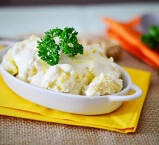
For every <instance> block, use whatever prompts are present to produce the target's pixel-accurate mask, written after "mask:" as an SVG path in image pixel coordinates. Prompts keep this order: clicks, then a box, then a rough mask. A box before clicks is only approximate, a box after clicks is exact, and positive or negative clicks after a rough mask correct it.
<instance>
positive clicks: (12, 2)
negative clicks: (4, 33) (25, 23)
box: [0, 0, 158, 6]
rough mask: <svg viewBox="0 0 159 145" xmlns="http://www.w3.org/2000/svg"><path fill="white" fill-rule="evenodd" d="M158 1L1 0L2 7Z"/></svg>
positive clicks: (147, 0) (152, 0) (153, 0)
mask: <svg viewBox="0 0 159 145" xmlns="http://www.w3.org/2000/svg"><path fill="white" fill-rule="evenodd" d="M157 1H158V0H0V6H24V5H25V6H30V5H34V6H35V5H63V4H64V5H70V4H77V5H85V4H107V3H109V4H110V3H125V2H127V3H128V2H129V3H130V2H131V3H132V2H133V3H134V2H137V3H139V2H157Z"/></svg>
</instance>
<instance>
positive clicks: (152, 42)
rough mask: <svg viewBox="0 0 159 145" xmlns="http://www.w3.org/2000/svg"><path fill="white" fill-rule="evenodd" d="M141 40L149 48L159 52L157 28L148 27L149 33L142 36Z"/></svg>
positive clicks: (158, 28)
mask: <svg viewBox="0 0 159 145" xmlns="http://www.w3.org/2000/svg"><path fill="white" fill-rule="evenodd" d="M141 40H142V42H144V43H145V44H146V45H148V46H149V47H150V48H153V49H158V50H159V26H154V25H152V26H150V28H149V33H148V34H143V35H142V36H141Z"/></svg>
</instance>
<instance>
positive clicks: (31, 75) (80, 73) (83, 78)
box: [2, 36, 123, 96]
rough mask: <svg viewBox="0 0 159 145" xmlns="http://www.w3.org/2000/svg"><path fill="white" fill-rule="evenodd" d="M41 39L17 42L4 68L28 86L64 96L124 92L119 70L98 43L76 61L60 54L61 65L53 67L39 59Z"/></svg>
mask: <svg viewBox="0 0 159 145" xmlns="http://www.w3.org/2000/svg"><path fill="white" fill-rule="evenodd" d="M38 40H40V38H39V37H36V36H31V37H30V38H29V39H28V40H24V41H22V42H18V43H16V44H15V46H14V47H13V48H12V49H10V50H9V51H8V52H7V54H6V55H5V56H4V58H3V61H2V66H3V67H4V69H5V70H7V71H8V72H9V73H10V74H12V75H14V76H15V77H17V78H19V79H21V80H23V81H25V82H27V83H30V84H33V85H36V86H39V87H42V88H46V89H49V90H54V91H59V92H64V93H70V94H79V95H86V96H101V95H107V94H114V93H116V92H119V91H120V90H121V89H122V87H123V84H122V79H121V73H120V71H119V69H118V68H117V66H116V65H115V63H114V62H113V59H112V58H110V59H108V58H107V57H106V56H105V55H104V52H103V50H102V49H101V48H100V46H99V45H98V44H97V45H90V46H85V47H84V54H83V55H80V54H78V55H76V56H75V57H74V58H70V57H68V56H67V55H64V54H63V53H62V52H61V54H60V62H59V63H58V64H57V65H54V66H50V65H49V64H47V63H46V62H44V61H43V60H41V59H40V57H39V56H38V49H37V48H36V47H37V41H38Z"/></svg>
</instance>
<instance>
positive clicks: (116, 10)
mask: <svg viewBox="0 0 159 145" xmlns="http://www.w3.org/2000/svg"><path fill="white" fill-rule="evenodd" d="M149 12H150V13H156V14H159V2H158V3H127V4H126V3H125V4H104V5H88V6H44V7H39V6H37V7H0V37H16V36H20V35H23V34H26V33H41V32H45V31H47V30H49V29H51V28H54V27H61V28H63V27H66V26H69V27H74V28H75V29H76V30H77V31H79V32H81V33H92V34H96V33H98V34H103V33H104V29H105V24H104V23H103V22H102V17H104V16H106V17H112V18H115V19H118V20H121V21H126V20H128V19H131V18H133V17H135V16H137V15H140V14H144V13H149Z"/></svg>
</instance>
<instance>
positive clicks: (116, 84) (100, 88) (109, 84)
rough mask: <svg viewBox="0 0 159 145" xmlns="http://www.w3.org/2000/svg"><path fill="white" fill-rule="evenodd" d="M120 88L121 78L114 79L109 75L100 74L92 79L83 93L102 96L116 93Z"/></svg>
mask: <svg viewBox="0 0 159 145" xmlns="http://www.w3.org/2000/svg"><path fill="white" fill-rule="evenodd" d="M121 89H122V80H121V79H118V80H117V81H114V80H113V79H112V78H111V77H109V76H105V75H103V74H101V75H100V76H97V77H95V78H94V79H93V80H92V82H91V83H90V84H89V85H88V88H87V90H86V92H85V93H86V96H102V95H109V94H114V93H117V92H119V91H120V90H121Z"/></svg>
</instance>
